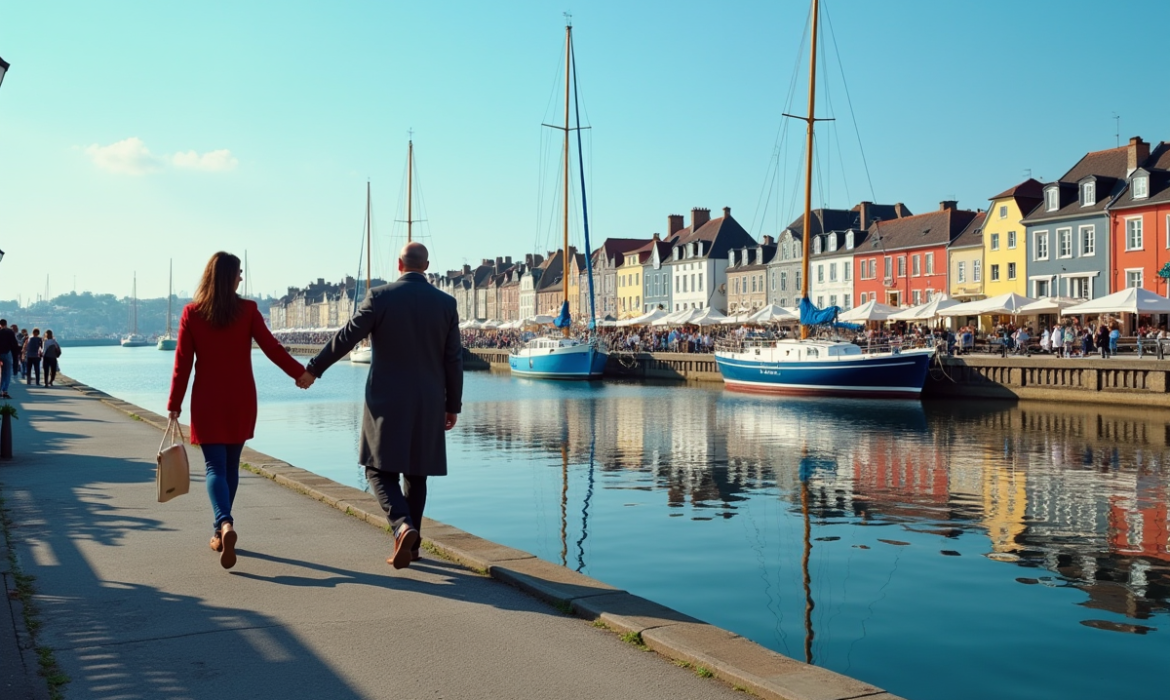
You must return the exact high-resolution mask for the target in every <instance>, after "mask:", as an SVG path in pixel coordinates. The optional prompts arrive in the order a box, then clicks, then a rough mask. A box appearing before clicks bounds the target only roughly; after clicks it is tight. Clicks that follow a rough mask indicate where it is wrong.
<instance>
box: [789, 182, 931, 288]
mask: <svg viewBox="0 0 1170 700" xmlns="http://www.w3.org/2000/svg"><path fill="white" fill-rule="evenodd" d="M905 216H910V210H909V209H907V208H906V205H904V204H902V203H901V202H899V203H897V204H874V203H873V202H861V203H859V204H858V205H857V206H855V207H853V208H852V209H814V210H813V211H812V217H811V223H810V226H809V228H811V229H812V235H813V239H812V240H813V245H814V246H815V245H816V243H815V241H816V236H818V235H820V234H824V233H828V232H830V231H839V232H845V231H853V233H854V244H855V245H860V244H861V241H860V239H861V238H863V237H865V236H866V235H867V234H866V233H865V231H866V229H867V228H868V227H869V226H870V224H872V223H873V222H875V221H888V220H890V219H898V218H901V217H905ZM803 229H804V216H803V215H801V216H800V217H797V219H796V220H795V221H793V222H792V223H790V224H789V225H788V226H787V228H785V229H784V230H783V231H782V232H781V233H780V235H779V236H778V237H777V239H776V250H777V252H776V255H775V256H774V257H773V259H772V262H771V264H770V265H769V266H768V283H769V287H768V288H769V292H768V294H769V297H768V303H770V304H777V305H779V306H785V307H793V306H796V305H798V304H799V303H800V287H801V282H802V280H801V278H800V276H801V262H802V260H803V258H804V249H803V247H802V246H803V240H804V231H803ZM842 247H843V246H842ZM833 252H834V253H835V251H833ZM823 254H824V251H823V252H822V255H823ZM813 255H816V253H815V252H814V253H813ZM832 257H833V256H829V257H827V258H825V259H826V260H830V262H832V260H831V258H832ZM841 257H849V258H852V257H853V256H852V254H851V253H847V252H846V253H844V254H843V255H842V256H841ZM809 263H810V265H811V263H812V256H810V257H809ZM810 269H812V270H813V275H814V276H813V279H812V280H810V281H809V295H810V296H811V297H812V298H813V300H814V302H815V300H816V293H815V291H814V288H815V287H816V276H815V275H816V271H815V269H813V268H811V267H810ZM825 270H826V271H827V270H828V268H825ZM839 272H840V273H842V275H843V270H839ZM850 273H851V276H853V277H856V272H855V271H853V270H851V271H850ZM825 279H828V275H827V273H826V277H825ZM845 293H848V294H850V295H852V296H853V298H852V299H851V300H850V301H851V302H852V301H854V300H856V298H857V297H856V295H855V294H854V292H853V290H852V289H850V290H849V291H848V292H843V291H842V292H840V293H839V294H840V296H841V297H843V295H844V294H845ZM832 295H833V293H828V294H824V293H822V294H821V296H824V297H825V301H828V297H829V296H832ZM839 301H844V299H843V298H840V299H839ZM856 303H857V304H860V303H861V302H859V301H858V302H856Z"/></svg>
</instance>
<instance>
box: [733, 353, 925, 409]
mask: <svg viewBox="0 0 1170 700" xmlns="http://www.w3.org/2000/svg"><path fill="white" fill-rule="evenodd" d="M932 357H934V351H933V350H925V351H923V350H911V351H906V352H902V353H881V354H872V355H860V356H856V357H855V358H854V357H850V358H842V359H838V360H820V361H809V360H805V361H797V362H787V361H776V360H771V359H755V358H754V354H753V353H750V352H717V353H716V354H715V363H716V365H717V366H718V367H719V373H720V374H722V375H723V382H724V384H725V385H726V386H727V388H728V389H733V390H735V391H747V392H754V393H764V394H793V395H806V396H808V395H812V396H866V397H881V398H915V397H919V396H921V395H922V388H923V386H924V385H925V384H926V376H927V373H928V372H929V370H930V361H931V358H932Z"/></svg>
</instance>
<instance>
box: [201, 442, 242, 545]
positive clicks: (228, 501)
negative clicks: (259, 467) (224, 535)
mask: <svg viewBox="0 0 1170 700" xmlns="http://www.w3.org/2000/svg"><path fill="white" fill-rule="evenodd" d="M199 447H200V448H201V449H202V450H203V461H204V462H205V463H206V464H207V496H208V497H209V498H210V499H211V510H212V512H213V513H214V514H215V524H214V525H213V527H214V528H215V530H216V532H218V531H219V528H220V527H221V526H222V525H223V524H224V523H234V522H235V521H234V520H232V503H233V502H234V501H235V500H236V489H238V488H239V486H240V453H241V452H243V451H244V445H243V443H240V444H238V445H224V444H218V445H200V446H199Z"/></svg>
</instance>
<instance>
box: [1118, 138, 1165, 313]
mask: <svg viewBox="0 0 1170 700" xmlns="http://www.w3.org/2000/svg"><path fill="white" fill-rule="evenodd" d="M1143 150H1144V149H1142V148H1137V149H1135V150H1134V154H1133V155H1134V164H1133V165H1134V167H1133V168H1132V169H1131V168H1130V167H1129V166H1130V163H1129V162H1127V163H1126V170H1127V171H1128V172H1127V173H1126V183H1125V189H1124V190H1123V191H1122V192H1121V194H1120V195H1119V196H1118V197H1117V198H1116V199H1115V200H1114V201H1113V203H1112V204H1110V205H1109V215H1110V216H1109V219H1110V227H1111V232H1110V236H1109V245H1110V248H1111V251H1110V256H1109V257H1110V259H1111V260H1112V266H1111V268H1112V269H1111V271H1110V277H1111V278H1112V280H1113V285H1112V286H1113V290H1114V291H1117V290H1119V289H1124V288H1126V287H1142V288H1144V289H1147V290H1149V291H1151V292H1154V293H1156V294H1160V295H1162V296H1170V293H1168V290H1167V283H1166V277H1165V276H1163V275H1167V276H1170V268H1167V264H1168V263H1170V144H1167V143H1160V144H1158V146H1157V148H1155V149H1154V152H1153V153H1152V154H1151V155H1149V156H1147V157H1146V158H1145V159H1142V160H1144V163H1142V164H1140V165H1139V164H1137V162H1136V161H1138V160H1139V159H1141V155H1142V151H1143Z"/></svg>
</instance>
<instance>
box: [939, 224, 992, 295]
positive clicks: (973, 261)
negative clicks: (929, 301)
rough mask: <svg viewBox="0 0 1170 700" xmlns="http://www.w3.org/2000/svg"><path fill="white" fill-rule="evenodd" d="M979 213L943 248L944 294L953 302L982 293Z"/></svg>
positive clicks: (981, 225)
mask: <svg viewBox="0 0 1170 700" xmlns="http://www.w3.org/2000/svg"><path fill="white" fill-rule="evenodd" d="M986 218H987V214H986V213H984V212H980V213H979V214H977V215H976V216H975V218H974V219H971V223H969V224H967V228H965V229H963V232H962V233H960V234H959V235H958V237H957V238H955V240H954V241H953V242H951V245H950V246H949V247H948V248H947V257H948V265H949V272H948V274H947V280H948V281H949V283H950V284H949V285H948V286H949V288H948V289H947V294H949V295H950V297H951V298H952V299H954V300H956V301H976V300H978V299H984V298H986V297H985V296H984V294H983V222H984V221H985V220H986Z"/></svg>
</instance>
